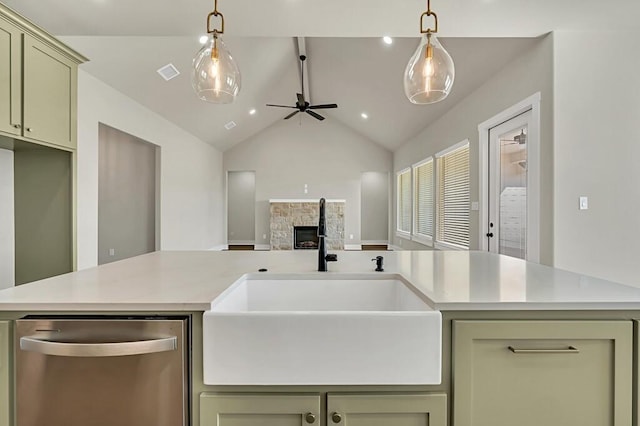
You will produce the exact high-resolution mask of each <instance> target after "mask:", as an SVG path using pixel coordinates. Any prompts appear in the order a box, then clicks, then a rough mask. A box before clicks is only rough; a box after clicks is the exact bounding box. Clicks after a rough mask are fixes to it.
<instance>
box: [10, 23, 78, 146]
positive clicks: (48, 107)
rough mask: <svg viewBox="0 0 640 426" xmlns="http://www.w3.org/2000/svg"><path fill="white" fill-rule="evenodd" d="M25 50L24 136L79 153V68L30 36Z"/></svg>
mask: <svg viewBox="0 0 640 426" xmlns="http://www.w3.org/2000/svg"><path fill="white" fill-rule="evenodd" d="M23 46H24V62H23V65H24V67H23V86H24V89H23V90H24V92H23V100H24V115H23V135H24V136H25V137H26V138H29V139H34V140H37V141H40V142H49V143H53V144H56V145H59V146H63V147H66V148H71V149H75V147H76V132H77V129H76V116H77V112H76V110H77V94H76V90H77V81H78V76H77V72H78V69H77V64H76V63H74V62H73V61H72V60H70V59H69V58H67V57H65V56H63V55H61V54H59V53H58V52H56V51H55V50H54V49H52V48H51V47H49V46H47V45H46V44H44V43H42V42H41V41H39V40H37V39H35V38H33V37H30V36H28V35H25V37H24V45H23Z"/></svg>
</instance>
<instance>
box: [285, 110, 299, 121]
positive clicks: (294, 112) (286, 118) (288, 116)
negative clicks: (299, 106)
mask: <svg viewBox="0 0 640 426" xmlns="http://www.w3.org/2000/svg"><path fill="white" fill-rule="evenodd" d="M299 112H300V111H293V112H292V113H291V114H289V115H287V116H286V117H285V118H284V119H285V120H288V119H290V118H291V117H293V116H294V115H296V114H297V113H299Z"/></svg>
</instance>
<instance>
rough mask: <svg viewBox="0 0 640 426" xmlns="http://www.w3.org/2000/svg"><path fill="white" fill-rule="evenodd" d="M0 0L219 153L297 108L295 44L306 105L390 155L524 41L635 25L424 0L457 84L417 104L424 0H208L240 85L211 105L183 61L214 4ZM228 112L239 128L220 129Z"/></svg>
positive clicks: (617, 18)
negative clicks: (413, 59) (415, 59)
mask: <svg viewBox="0 0 640 426" xmlns="http://www.w3.org/2000/svg"><path fill="white" fill-rule="evenodd" d="M0 1H2V2H3V3H5V4H6V5H7V6H9V7H11V8H13V9H15V10H16V11H18V12H19V13H21V14H23V15H24V16H26V17H27V18H29V19H31V20H32V21H34V22H35V23H36V24H38V25H40V26H42V27H43V28H44V29H46V30H48V31H49V32H51V33H52V34H54V35H56V36H59V37H60V38H61V39H62V40H63V41H65V42H67V43H68V44H69V45H70V46H72V47H73V48H75V49H77V50H78V51H80V52H81V53H83V54H85V55H86V56H88V57H89V58H90V59H91V61H90V62H88V63H86V64H84V65H82V66H81V68H82V69H84V70H85V71H86V72H88V73H89V74H92V75H94V76H95V77H97V78H99V79H100V80H102V81H104V82H105V83H107V84H109V85H111V86H112V87H114V88H115V89H117V90H119V91H121V92H123V93H125V94H127V95H128V96H130V97H131V98H132V99H134V100H136V101H137V102H139V103H141V104H142V105H145V106H146V107H148V108H149V109H151V110H153V111H155V112H157V113H158V114H160V115H162V116H163V117H165V118H166V119H168V120H170V121H172V122H174V123H175V124H176V125H178V126H180V127H182V128H184V129H185V130H187V131H189V132H190V133H192V134H193V135H195V136H197V137H198V138H200V139H202V140H203V141H205V142H208V143H210V144H211V145H213V146H215V147H217V148H218V149H221V150H226V149H228V148H230V147H232V146H233V145H235V144H237V143H239V142H241V141H243V140H245V139H246V138H248V137H250V136H252V135H254V134H256V133H259V132H260V131H261V130H263V129H265V128H266V127H268V126H270V125H272V124H273V123H274V122H276V121H277V120H281V119H282V118H283V117H284V116H285V115H287V114H288V113H289V112H290V111H289V110H285V109H279V108H268V107H266V106H265V104H266V103H276V104H294V102H295V94H296V93H297V92H299V91H300V73H299V62H298V58H297V56H298V50H299V46H302V47H303V49H304V50H305V52H304V53H306V55H307V56H308V58H309V59H308V61H307V62H308V64H307V67H308V80H309V92H308V97H309V98H310V101H311V102H312V103H333V102H335V103H337V104H338V105H339V108H338V109H336V110H323V111H321V113H322V114H323V115H325V116H326V117H327V119H329V120H339V121H341V122H342V123H344V124H346V125H347V126H349V127H351V128H353V129H354V130H356V131H357V132H359V133H361V134H362V135H365V136H366V137H368V138H369V139H371V140H373V141H375V142H377V143H379V144H380V145H382V146H384V147H386V148H388V149H389V150H395V149H396V148H398V147H399V146H400V145H401V144H402V143H403V142H405V141H406V140H408V139H409V138H411V137H412V136H414V135H415V134H417V133H418V132H420V131H421V130H422V129H424V128H425V127H427V126H428V125H429V124H430V123H431V122H433V121H434V120H436V119H437V118H438V117H440V116H441V115H442V114H444V113H445V112H446V111H447V110H448V109H450V108H451V107H452V106H453V105H455V104H456V103H457V102H459V101H460V100H462V99H463V98H464V97H465V96H467V95H468V94H469V93H471V92H472V91H473V90H475V89H476V88H477V87H478V86H479V85H481V84H482V83H483V82H484V81H486V80H487V79H488V78H489V77H491V76H492V75H493V74H494V73H495V72H497V71H498V70H499V69H501V68H502V67H504V66H506V65H507V64H508V63H509V62H510V61H511V60H513V59H514V58H515V57H516V56H517V55H518V54H519V53H520V52H522V51H524V50H526V49H529V48H530V47H531V46H532V44H533V43H535V37H539V36H541V35H544V34H545V33H547V32H549V31H552V30H588V29H593V28H597V29H603V30H606V29H617V30H625V29H638V23H637V22H636V21H637V20H636V16H638V14H640V2H638V1H637V0H615V1H613V2H609V3H607V4H606V13H603V8H602V6H601V5H600V3H599V2H596V1H593V0H583V1H577V0H562V1H558V0H538V1H532V0H454V1H452V0H433V2H432V5H431V6H432V9H433V10H435V11H436V12H437V13H438V16H439V19H440V22H439V26H440V28H439V29H440V35H441V36H442V37H443V45H444V46H445V47H446V48H447V50H448V51H449V53H450V54H451V56H452V57H453V59H454V62H455V65H456V81H455V85H454V89H453V91H452V93H451V95H450V96H449V98H447V99H446V100H445V101H443V102H441V103H438V104H434V105H424V106H416V105H412V104H410V103H409V102H408V101H407V100H406V98H405V97H404V92H403V87H402V74H403V71H404V67H405V66H406V63H407V62H408V59H409V57H410V56H411V54H412V53H413V50H414V49H415V47H416V46H417V43H418V33H419V17H420V14H421V13H422V12H423V11H424V10H425V9H426V2H425V1H423V0H403V1H401V2H400V1H397V2H390V1H382V0H367V1H365V0H349V1H344V0H323V1H317V0H316V1H311V0H261V1H255V0H254V1H251V0H234V1H231V0H219V2H218V9H219V10H220V11H221V12H223V13H224V16H225V36H224V39H225V42H226V44H227V46H228V48H229V50H230V51H231V52H232V54H233V56H234V58H235V59H236V60H237V62H238V65H239V67H240V70H241V73H242V90H241V92H240V95H239V96H238V98H237V100H236V101H235V102H234V103H233V104H231V105H211V104H207V103H205V102H202V101H200V100H198V99H197V98H196V97H195V94H194V93H193V91H192V89H191V83H190V67H191V60H192V58H193V56H194V55H195V53H196V52H197V51H198V50H199V49H200V47H201V46H200V44H199V42H198V38H199V36H200V35H202V34H203V33H205V32H206V15H207V13H209V12H210V11H211V10H212V9H213V0H190V1H176V0H154V1H151V0H136V1H117V0H47V1H46V2H43V1H41V0H0ZM383 35H389V36H393V37H394V42H393V44H392V45H386V44H384V43H383V42H382V40H381V37H382V36H383ZM167 63H172V64H174V65H175V66H176V67H177V68H178V69H179V70H180V72H181V74H180V75H179V76H178V77H176V78H174V79H172V80H170V81H168V82H165V81H164V80H163V79H162V78H161V77H160V76H159V75H158V74H157V73H156V70H157V69H158V68H160V67H162V66H164V65H166V64H167ZM251 109H256V113H255V114H254V115H249V111H250V110H251ZM363 112H364V113H366V114H367V115H368V119H363V118H362V116H361V114H362V113H363ZM306 120H314V119H313V118H312V117H310V116H308V115H306V114H298V115H296V116H295V117H294V118H292V119H291V120H289V121H290V125H304V123H305V122H306ZM229 121H234V122H235V123H236V124H237V126H236V127H234V128H233V129H231V130H226V129H225V127H224V125H225V124H226V123H228V122H229Z"/></svg>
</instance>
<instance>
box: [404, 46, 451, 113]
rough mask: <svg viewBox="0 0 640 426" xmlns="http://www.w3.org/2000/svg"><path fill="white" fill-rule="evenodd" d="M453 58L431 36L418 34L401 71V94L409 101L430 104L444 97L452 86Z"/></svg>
mask: <svg viewBox="0 0 640 426" xmlns="http://www.w3.org/2000/svg"><path fill="white" fill-rule="evenodd" d="M454 78H455V68H454V65H453V59H451V56H450V55H449V53H447V51H446V50H444V47H442V45H441V44H440V42H439V41H438V39H437V38H436V36H435V35H433V34H431V33H427V34H425V35H424V37H422V40H421V41H420V45H419V46H418V49H417V50H416V52H415V53H414V54H413V56H412V57H411V59H410V60H409V63H408V64H407V68H406V69H405V71H404V93H405V94H406V95H407V98H408V99H409V101H411V103H414V104H432V103H435V102H439V101H441V100H443V99H444V98H446V97H447V96H448V95H449V92H451V88H452V87H453V80H454Z"/></svg>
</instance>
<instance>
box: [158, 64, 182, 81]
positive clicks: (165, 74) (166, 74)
mask: <svg viewBox="0 0 640 426" xmlns="http://www.w3.org/2000/svg"><path fill="white" fill-rule="evenodd" d="M158 74H160V76H161V77H162V78H164V79H165V80H166V81H169V80H171V79H172V78H174V77H177V76H178V75H180V71H178V69H177V68H176V67H174V66H173V64H167V65H165V66H164V67H162V68H160V69H159V70H158Z"/></svg>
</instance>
